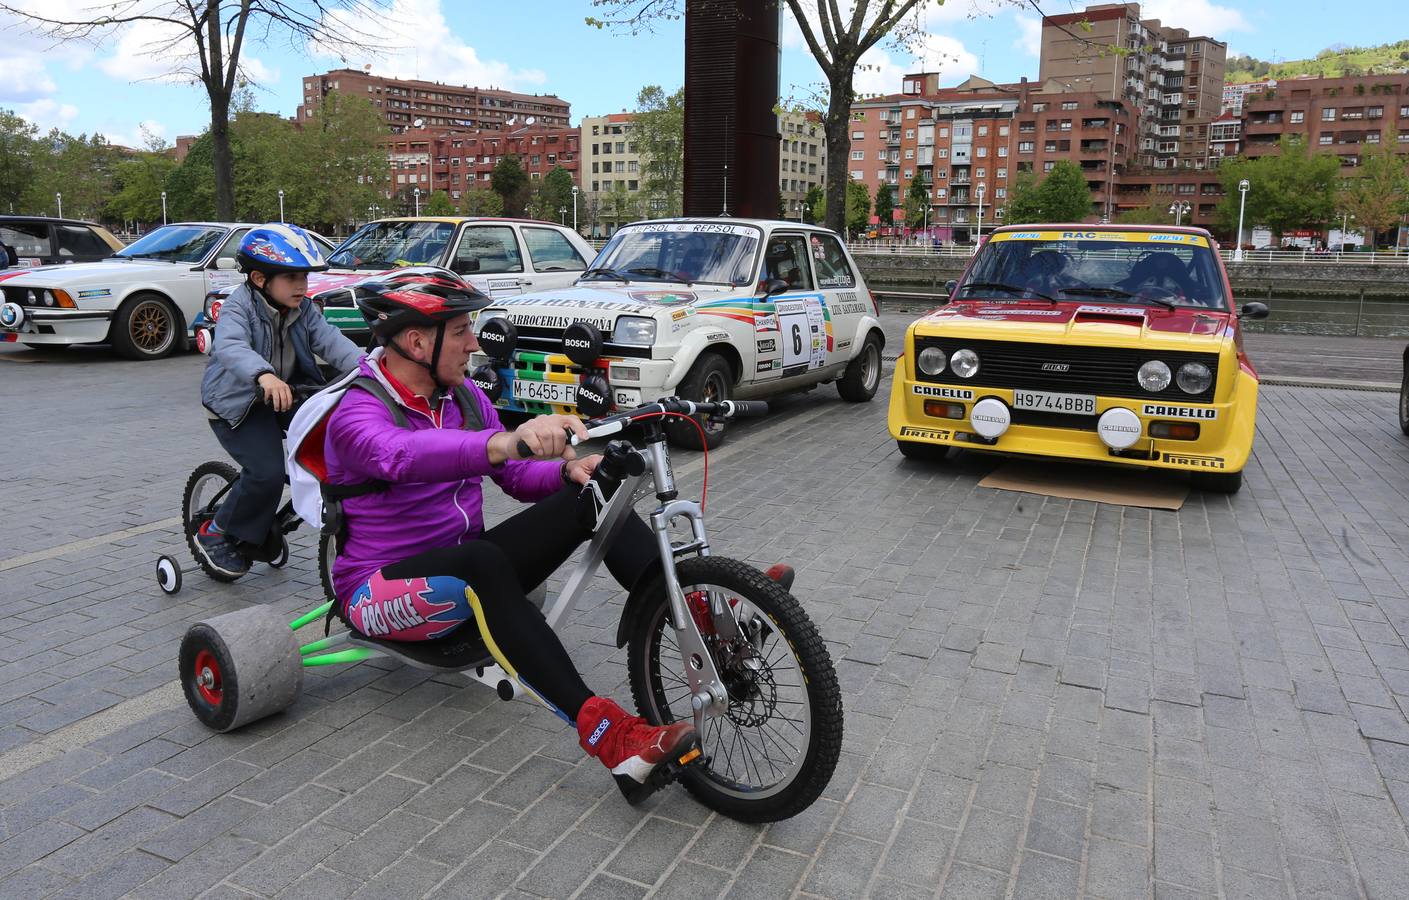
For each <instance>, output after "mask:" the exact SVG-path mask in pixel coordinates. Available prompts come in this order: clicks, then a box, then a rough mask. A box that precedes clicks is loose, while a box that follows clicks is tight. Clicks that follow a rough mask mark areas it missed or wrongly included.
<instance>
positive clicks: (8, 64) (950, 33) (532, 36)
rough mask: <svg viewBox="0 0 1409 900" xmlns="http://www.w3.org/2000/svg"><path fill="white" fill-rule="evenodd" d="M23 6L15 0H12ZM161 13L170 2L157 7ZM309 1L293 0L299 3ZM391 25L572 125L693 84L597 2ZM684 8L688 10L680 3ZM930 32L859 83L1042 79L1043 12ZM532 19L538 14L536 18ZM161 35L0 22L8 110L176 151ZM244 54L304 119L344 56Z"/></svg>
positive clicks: (1369, 26)
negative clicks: (929, 75) (307, 96)
mask: <svg viewBox="0 0 1409 900" xmlns="http://www.w3.org/2000/svg"><path fill="white" fill-rule="evenodd" d="M11 2H16V0H11ZM93 2H94V0H18V4H19V5H21V6H29V7H31V8H34V9H37V10H43V11H44V12H45V13H46V14H49V15H54V14H58V13H62V12H65V11H82V10H85V9H89V8H91V7H92V5H93ZM146 2H150V3H152V4H154V5H161V4H163V3H169V2H170V0H146ZM295 2H296V0H295ZM377 2H379V3H381V4H382V5H384V6H387V7H389V14H390V17H391V18H392V19H393V20H397V21H402V22H407V23H414V25H413V26H406V27H404V28H403V29H402V30H401V33H400V34H398V33H397V32H396V30H395V29H389V28H386V27H384V26H381V25H378V26H377V27H376V28H375V29H374V33H375V35H376V37H377V39H378V40H379V41H380V42H381V43H382V44H383V46H385V47H387V48H388V49H387V51H386V52H384V53H382V54H381V55H379V56H378V57H375V58H370V57H366V56H361V55H359V56H354V57H351V58H349V60H348V63H349V64H351V65H353V66H354V67H358V68H360V67H361V66H362V65H363V64H364V63H368V62H370V63H371V64H372V67H373V70H374V71H377V72H382V73H385V74H389V75H399V76H405V77H416V76H419V77H421V78H427V79H432V80H440V81H445V82H449V83H456V84H465V83H469V84H478V85H481V86H488V85H495V86H500V87H507V88H511V89H514V90H521V91H528V92H536V93H555V94H557V95H559V96H561V97H563V98H564V99H566V100H568V101H569V102H571V103H572V110H573V118H574V121H576V120H577V119H579V118H581V117H582V116H584V115H598V114H602V113H607V112H615V111H618V110H621V109H627V108H630V107H631V106H632V105H633V103H634V99H635V96H636V92H637V91H638V90H639V89H640V88H641V86H642V85H645V84H651V83H657V84H661V85H663V86H666V87H668V88H674V87H678V86H679V85H680V83H681V82H682V81H683V77H684V76H683V66H684V57H683V49H682V40H683V26H682V25H681V24H680V23H665V24H664V25H662V26H661V27H659V28H658V30H657V32H656V33H655V34H643V35H637V36H628V35H620V34H613V33H610V32H603V31H599V30H597V29H594V28H590V27H588V26H587V25H585V24H584V22H583V19H584V17H585V16H587V15H591V14H592V13H593V12H594V10H593V8H592V6H591V4H590V2H589V0H527V2H525V0H520V2H518V3H495V2H488V0H377ZM682 5H683V3H682ZM1085 5H1086V4H1084V3H1072V2H1066V0H1056V2H1054V0H1042V2H1041V8H1042V10H1043V11H1044V12H1046V13H1049V14H1056V13H1063V12H1070V11H1073V10H1078V9H1081V8H1083V7H1084V6H1085ZM1142 8H1143V15H1144V16H1145V17H1147V18H1149V17H1154V18H1160V19H1161V20H1162V21H1164V22H1165V23H1166V24H1171V25H1178V26H1182V27H1187V28H1189V30H1190V31H1193V32H1196V33H1206V34H1210V35H1212V36H1213V37H1216V38H1219V39H1221V40H1225V41H1227V42H1228V45H1229V51H1230V53H1231V52H1244V53H1250V54H1252V55H1254V56H1258V57H1260V58H1263V59H1269V58H1274V57H1275V58H1279V59H1293V58H1299V57H1304V56H1310V55H1314V54H1315V53H1316V52H1317V51H1319V50H1321V49H1323V48H1325V47H1326V46H1328V45H1330V44H1334V43H1344V44H1352V45H1356V44H1373V43H1380V42H1383V41H1392V40H1399V39H1403V38H1409V13H1406V12H1405V6H1404V0H1363V2H1360V3H1356V4H1347V3H1331V2H1330V0H1280V2H1274V0H1259V2H1242V0H1222V2H1220V0H1155V2H1147V3H1145V4H1143V6H1142ZM925 9H926V12H925V13H924V18H923V24H924V26H925V29H926V31H927V32H928V34H929V37H928V39H927V40H926V41H925V49H924V51H923V54H922V57H921V59H922V60H923V65H922V63H921V61H920V60H917V59H916V58H915V57H914V56H912V55H910V54H909V53H906V52H903V51H899V50H896V49H894V48H886V47H881V48H878V49H877V50H876V51H874V52H873V53H872V54H871V55H870V56H869V57H868V58H867V60H866V63H867V65H868V67H867V68H866V70H865V71H862V72H859V73H858V76H857V84H858V89H860V90H862V91H865V92H887V91H895V90H898V88H899V79H900V75H901V74H903V73H904V72H906V71H915V70H917V69H919V68H921V67H923V68H925V69H928V70H936V69H938V70H939V71H941V72H942V73H943V74H944V81H945V83H956V82H958V81H960V80H962V79H963V78H964V77H966V76H967V75H969V74H970V73H975V72H976V73H979V74H982V75H983V76H985V77H987V78H991V79H993V80H995V81H1004V80H1016V79H1017V78H1018V77H1019V76H1022V75H1029V76H1031V77H1035V76H1036V74H1037V34H1038V31H1039V26H1038V24H1037V23H1038V17H1037V13H1036V12H1035V11H1034V10H1033V8H1032V6H1031V5H1030V4H1026V5H1020V4H1019V3H1017V2H1015V0H950V2H948V3H945V4H944V5H943V6H939V5H934V4H930V5H927V6H926V7H925ZM530 11H531V12H530ZM159 36H160V35H159V34H156V33H153V32H151V31H150V30H148V31H137V30H133V31H128V32H125V33H121V34H117V35H114V36H112V37H110V38H109V39H108V40H106V41H105V42H103V43H102V44H100V45H98V46H95V47H89V46H86V45H81V44H68V45H64V46H59V47H55V46H52V45H51V43H50V42H48V41H47V40H45V39H43V38H40V37H37V36H34V35H27V34H25V33H24V32H23V30H21V29H19V28H17V27H16V24H15V20H14V19H12V18H10V19H7V18H6V17H5V16H4V14H0V108H6V109H14V110H17V111H18V112H20V113H21V114H22V115H24V116H26V117H27V118H29V119H30V120H31V121H33V122H35V123H36V124H38V125H40V126H41V127H43V128H48V127H51V126H58V127H62V128H65V129H67V130H69V131H72V132H75V133H76V132H93V131H99V132H102V133H104V134H106V135H107V136H108V137H109V138H110V139H111V140H114V141H117V142H119V143H125V144H129V145H136V144H138V142H139V141H140V139H141V130H142V128H143V127H145V128H147V129H148V130H149V131H151V132H152V133H154V134H156V135H158V136H160V137H163V138H165V139H166V140H167V141H168V142H169V141H171V140H173V139H174V138H175V136H176V135H178V134H188V133H195V132H198V131H200V130H201V129H202V128H203V127H205V125H206V123H207V122H208V120H209V113H208V111H207V107H206V103H205V95H204V92H203V91H202V90H201V88H200V87H199V86H198V85H193V84H183V83H172V82H171V81H170V79H168V78H167V77H166V75H167V73H169V71H170V65H171V64H170V62H169V60H168V59H165V58H162V57H159V56H158V55H156V54H153V53H151V52H150V49H149V48H150V46H151V42H152V40H153V39H154V38H157V37H159ZM245 56H246V61H247V63H248V72H249V74H250V76H251V79H252V81H253V82H254V83H255V84H256V85H257V92H256V103H257V105H258V106H259V108H261V109H266V110H269V111H273V112H278V113H281V114H283V115H286V116H287V115H292V114H293V112H294V109H295V107H296V106H297V104H298V102H299V96H300V93H301V79H302V77H303V76H305V75H308V74H312V73H315V72H322V71H326V70H327V69H330V68H336V67H338V66H340V65H342V63H341V62H340V60H339V59H338V58H337V56H336V55H335V54H334V53H331V52H327V51H320V50H319V49H317V48H312V49H310V48H306V47H298V48H291V47H289V46H288V43H287V42H285V41H277V42H275V43H271V44H267V45H261V44H258V43H255V44H247V45H246V53H245ZM782 80H783V84H782V93H783V96H784V98H785V99H787V98H789V97H793V98H798V99H805V98H807V97H808V96H810V95H811V94H812V90H813V86H814V85H816V84H817V83H818V82H819V81H820V73H819V72H818V70H817V68H816V65H815V64H814V63H813V61H812V58H811V56H810V55H809V54H808V52H807V50H806V48H805V47H804V46H803V44H802V42H801V38H800V35H799V32H798V30H797V28H796V26H794V25H793V24H792V23H791V21H790V20H788V21H787V22H786V24H785V29H784V51H783V79H782Z"/></svg>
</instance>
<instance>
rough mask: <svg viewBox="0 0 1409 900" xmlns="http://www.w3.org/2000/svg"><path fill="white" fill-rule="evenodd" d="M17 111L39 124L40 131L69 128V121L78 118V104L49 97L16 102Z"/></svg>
mask: <svg viewBox="0 0 1409 900" xmlns="http://www.w3.org/2000/svg"><path fill="white" fill-rule="evenodd" d="M15 112H16V113H17V114H19V115H20V116H23V117H24V118H25V119H28V120H29V121H30V122H32V123H33V124H35V125H37V126H39V130H40V131H48V130H49V129H50V128H58V129H64V128H67V127H68V125H69V123H71V122H72V121H73V120H74V119H76V118H78V107H77V106H74V105H73V104H72V103H60V102H58V101H57V100H51V99H49V98H47V97H46V98H44V99H42V100H35V101H33V102H32V103H17V104H15Z"/></svg>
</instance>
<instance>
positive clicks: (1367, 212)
mask: <svg viewBox="0 0 1409 900" xmlns="http://www.w3.org/2000/svg"><path fill="white" fill-rule="evenodd" d="M1393 139H1394V138H1393V135H1391V134H1385V135H1383V136H1382V137H1381V138H1380V143H1378V144H1367V145H1366V150H1365V152H1364V154H1363V155H1362V156H1361V157H1360V165H1358V166H1356V167H1355V171H1354V174H1353V175H1352V177H1351V178H1349V179H1347V181H1346V184H1345V187H1344V188H1342V189H1341V192H1340V196H1339V197H1338V198H1337V201H1336V202H1337V205H1338V206H1339V207H1340V209H1341V211H1342V212H1345V213H1348V214H1349V215H1352V216H1354V217H1355V224H1356V225H1358V226H1359V227H1360V228H1362V229H1364V230H1365V231H1366V235H1365V237H1366V240H1367V242H1368V243H1369V246H1370V249H1371V250H1373V249H1374V248H1375V232H1377V231H1384V230H1386V229H1389V228H1392V227H1393V226H1394V225H1395V224H1397V223H1398V222H1399V217H1400V216H1402V215H1404V214H1405V213H1409V172H1406V171H1405V167H1404V160H1402V159H1400V158H1399V157H1398V156H1397V155H1396V154H1395V152H1394V149H1393V147H1392V146H1391V145H1390V144H1389V141H1391V140H1393Z"/></svg>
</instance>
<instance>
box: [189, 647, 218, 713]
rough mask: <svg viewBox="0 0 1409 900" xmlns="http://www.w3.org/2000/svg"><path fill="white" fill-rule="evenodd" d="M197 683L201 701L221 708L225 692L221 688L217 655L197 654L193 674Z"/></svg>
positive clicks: (208, 652)
mask: <svg viewBox="0 0 1409 900" xmlns="http://www.w3.org/2000/svg"><path fill="white" fill-rule="evenodd" d="M191 677H192V679H194V680H195V683H196V691H197V693H199V694H200V695H201V699H202V700H204V701H205V702H207V703H209V704H210V705H211V706H219V705H220V701H221V699H222V698H223V697H224V696H225V691H224V690H223V689H222V687H221V679H220V663H219V662H217V661H216V659H215V654H214V653H211V652H210V651H209V650H202V651H200V652H199V653H197V654H196V663H195V671H194V672H192V673H191Z"/></svg>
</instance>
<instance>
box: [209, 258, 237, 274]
mask: <svg viewBox="0 0 1409 900" xmlns="http://www.w3.org/2000/svg"><path fill="white" fill-rule="evenodd" d="M238 267H239V264H238V263H236V262H235V258H234V257H233V256H222V257H220V258H219V259H217V260H216V261H215V268H216V271H219V272H231V271H234V270H235V269H236V268H238Z"/></svg>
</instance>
